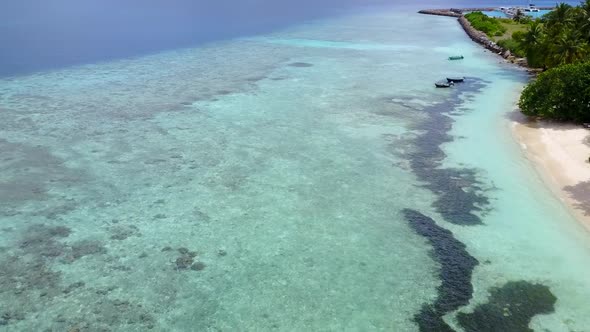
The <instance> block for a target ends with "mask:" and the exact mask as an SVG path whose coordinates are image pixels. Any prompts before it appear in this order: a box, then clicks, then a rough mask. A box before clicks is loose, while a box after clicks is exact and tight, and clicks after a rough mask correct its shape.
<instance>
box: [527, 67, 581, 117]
mask: <svg viewBox="0 0 590 332" xmlns="http://www.w3.org/2000/svg"><path fill="white" fill-rule="evenodd" d="M519 106H520V109H521V110H522V112H523V113H524V114H526V115H529V116H539V117H543V118H549V119H555V120H562V121H575V122H590V62H585V63H576V64H568V65H562V66H559V67H557V68H553V69H550V70H548V71H546V72H544V73H542V74H540V75H539V77H538V78H537V80H535V81H534V82H532V83H530V84H529V85H528V86H527V87H526V88H525V89H524V91H523V93H522V95H521V97H520V102H519Z"/></svg>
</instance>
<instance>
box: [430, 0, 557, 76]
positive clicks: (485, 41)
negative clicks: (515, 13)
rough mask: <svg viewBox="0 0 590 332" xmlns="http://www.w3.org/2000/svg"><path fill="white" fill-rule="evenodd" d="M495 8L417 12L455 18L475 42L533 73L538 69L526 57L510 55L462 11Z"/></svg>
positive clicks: (491, 9) (480, 9)
mask: <svg viewBox="0 0 590 332" xmlns="http://www.w3.org/2000/svg"><path fill="white" fill-rule="evenodd" d="M538 8H539V9H554V8H553V7H538ZM493 10H495V8H491V7H485V8H449V9H422V10H419V11H418V13H419V14H424V15H434V16H447V17H453V18H456V19H457V21H458V22H459V24H460V25H461V27H462V28H463V30H464V31H465V33H466V34H467V36H469V38H471V40H473V41H474V42H476V43H477V44H479V45H481V46H483V47H484V48H485V49H487V50H489V51H491V52H493V53H495V54H496V55H498V56H500V57H502V58H503V59H504V60H506V61H507V62H509V63H511V64H515V65H518V66H520V67H523V68H526V69H527V70H528V71H529V72H531V73H535V72H537V71H538V70H539V69H538V68H532V67H529V65H528V63H527V61H526V58H519V57H515V56H514V55H512V53H511V52H510V50H508V49H505V48H504V47H502V46H500V45H498V44H497V43H496V42H495V41H493V40H492V39H490V38H489V37H488V36H487V35H486V34H485V33H483V32H481V31H479V30H477V29H475V28H474V27H473V26H472V25H471V23H470V22H469V21H468V20H467V19H466V18H465V15H464V14H463V13H464V12H472V11H493Z"/></svg>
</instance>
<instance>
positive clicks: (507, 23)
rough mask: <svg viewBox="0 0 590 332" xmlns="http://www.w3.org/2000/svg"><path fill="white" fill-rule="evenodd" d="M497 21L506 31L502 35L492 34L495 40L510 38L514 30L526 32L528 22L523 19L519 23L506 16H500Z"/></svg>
mask: <svg viewBox="0 0 590 332" xmlns="http://www.w3.org/2000/svg"><path fill="white" fill-rule="evenodd" d="M499 21H500V24H502V26H503V27H505V28H506V32H505V33H504V34H503V35H502V36H494V38H492V39H494V40H495V41H496V42H499V41H501V40H505V39H510V38H511V37H512V35H513V34H514V33H515V32H526V31H527V29H528V27H529V23H530V22H527V21H525V20H522V22H523V23H521V22H517V21H515V20H511V19H508V18H501V19H499ZM524 22H527V23H524Z"/></svg>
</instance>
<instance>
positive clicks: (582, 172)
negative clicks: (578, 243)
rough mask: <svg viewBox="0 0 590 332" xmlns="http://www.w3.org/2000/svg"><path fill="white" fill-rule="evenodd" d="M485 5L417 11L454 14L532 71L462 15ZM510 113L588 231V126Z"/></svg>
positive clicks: (487, 44)
mask: <svg viewBox="0 0 590 332" xmlns="http://www.w3.org/2000/svg"><path fill="white" fill-rule="evenodd" d="M488 9H489V8H469V9H452V8H451V9H431V10H421V11H419V12H418V13H420V14H426V15H437V16H448V17H453V18H457V21H458V22H459V24H460V25H461V27H462V28H463V30H464V31H465V33H466V34H467V35H468V36H469V38H470V39H471V40H473V41H474V42H476V43H477V44H480V45H481V46H483V47H484V48H486V49H488V50H490V51H492V52H494V53H495V54H496V55H499V56H501V57H502V58H503V59H505V60H506V62H508V63H511V64H515V65H518V66H520V67H523V69H527V71H529V73H533V74H534V73H535V72H536V71H537V69H535V68H530V67H528V65H527V62H526V59H524V61H522V60H521V59H517V58H515V57H514V56H512V55H510V52H509V51H507V50H504V49H503V48H501V47H500V46H498V45H497V44H496V43H495V42H493V41H492V40H491V39H489V38H488V37H487V36H486V35H485V34H484V33H483V32H481V31H478V30H476V29H475V28H473V27H472V26H471V23H469V21H468V20H467V19H466V18H465V16H464V15H463V12H464V11H474V10H488ZM520 94H521V92H519V93H518V96H519V97H520ZM511 115H512V116H511V117H512V120H511V133H512V136H513V139H514V140H515V141H516V143H518V144H519V146H520V148H521V150H522V153H523V154H524V157H525V158H526V159H527V160H528V161H529V162H531V164H532V165H533V167H534V169H535V171H536V172H537V173H538V174H539V176H540V177H541V179H542V181H543V183H544V184H545V186H546V187H548V189H549V190H550V191H551V192H552V193H553V195H554V196H555V197H556V198H557V199H558V200H559V201H560V202H561V203H562V204H563V205H564V207H565V208H566V210H567V211H568V212H569V213H570V214H571V215H572V217H573V218H574V219H576V220H577V221H578V223H579V224H580V225H581V226H582V227H583V228H584V229H585V230H586V231H588V232H590V160H589V158H590V130H588V129H585V128H583V127H581V126H580V125H575V124H571V123H569V124H568V123H559V122H555V121H549V120H537V119H531V118H528V117H526V116H525V115H523V114H522V113H520V112H519V111H513V114H511Z"/></svg>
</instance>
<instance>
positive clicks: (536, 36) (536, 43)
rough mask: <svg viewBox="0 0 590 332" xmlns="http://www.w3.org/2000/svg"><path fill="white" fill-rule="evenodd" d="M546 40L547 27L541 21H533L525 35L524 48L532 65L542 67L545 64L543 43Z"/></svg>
mask: <svg viewBox="0 0 590 332" xmlns="http://www.w3.org/2000/svg"><path fill="white" fill-rule="evenodd" d="M544 42H545V29H544V28H543V25H542V24H540V23H539V22H536V21H535V22H533V23H531V25H530V27H529V30H528V31H527V33H526V34H525V35H524V39H523V41H522V48H523V50H524V51H525V53H526V57H527V60H528V62H529V64H530V65H531V66H534V67H541V66H544V65H545V59H544V57H545V54H544V52H543V44H544Z"/></svg>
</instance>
